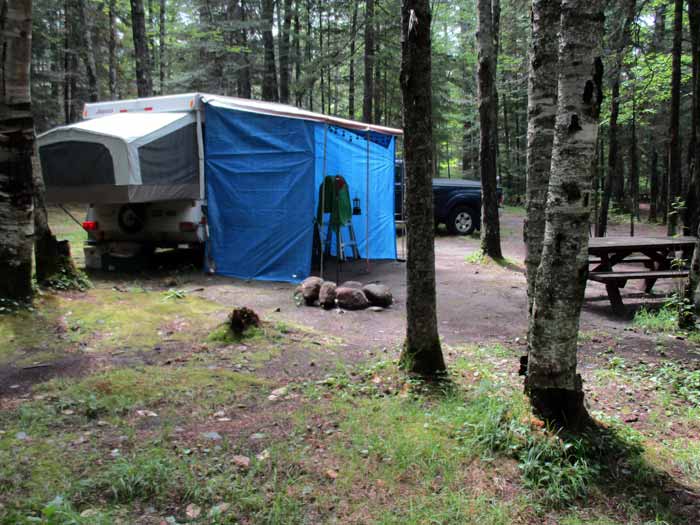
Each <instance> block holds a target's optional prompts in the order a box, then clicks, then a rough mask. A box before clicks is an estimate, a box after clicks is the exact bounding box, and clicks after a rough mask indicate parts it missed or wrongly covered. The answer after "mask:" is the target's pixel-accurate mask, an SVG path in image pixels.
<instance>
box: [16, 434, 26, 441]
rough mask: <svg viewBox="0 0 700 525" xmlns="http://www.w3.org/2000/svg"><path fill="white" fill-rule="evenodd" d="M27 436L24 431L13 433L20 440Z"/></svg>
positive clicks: (24, 439)
mask: <svg viewBox="0 0 700 525" xmlns="http://www.w3.org/2000/svg"><path fill="white" fill-rule="evenodd" d="M28 438H29V436H28V435H27V433H26V432H17V433H16V434H15V439H19V440H20V441H26V440H27V439H28Z"/></svg>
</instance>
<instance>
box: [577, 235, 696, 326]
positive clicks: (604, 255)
mask: <svg viewBox="0 0 700 525" xmlns="http://www.w3.org/2000/svg"><path fill="white" fill-rule="evenodd" d="M695 242H696V239H695V237H594V238H592V239H589V242H588V257H589V265H594V266H593V268H592V269H591V270H590V271H589V273H588V279H589V280H591V281H597V282H600V283H603V284H605V289H606V291H607V293H608V298H609V299H610V304H611V305H612V307H613V311H614V312H615V313H617V314H621V313H624V311H625V306H624V304H623V302H622V297H621V295H620V288H624V287H625V285H626V284H627V281H630V280H644V281H645V291H646V293H651V290H652V288H653V287H654V284H655V283H656V281H657V280H658V279H681V278H685V277H687V276H688V270H687V269H686V268H672V263H673V260H674V259H675V258H676V253H677V252H682V255H681V257H682V258H683V259H685V260H686V261H690V257H691V256H692V254H693V247H694V246H695ZM630 264H634V265H641V266H642V268H640V269H635V270H617V269H615V267H616V266H617V265H630Z"/></svg>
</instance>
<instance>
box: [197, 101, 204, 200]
mask: <svg viewBox="0 0 700 525" xmlns="http://www.w3.org/2000/svg"><path fill="white" fill-rule="evenodd" d="M195 115H196V116H197V154H198V156H199V198H200V200H205V199H206V188H205V187H204V182H205V181H204V134H203V133H202V109H201V108H197V109H196V110H195Z"/></svg>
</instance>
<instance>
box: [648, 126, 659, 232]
mask: <svg viewBox="0 0 700 525" xmlns="http://www.w3.org/2000/svg"><path fill="white" fill-rule="evenodd" d="M649 149H650V150H651V153H650V159H649V193H650V195H649V222H656V208H657V205H658V201H659V154H658V152H657V151H656V144H654V138H653V137H649Z"/></svg>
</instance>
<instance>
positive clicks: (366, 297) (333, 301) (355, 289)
mask: <svg viewBox="0 0 700 525" xmlns="http://www.w3.org/2000/svg"><path fill="white" fill-rule="evenodd" d="M294 300H295V302H296V303H297V305H298V306H301V305H302V304H305V305H306V306H316V305H319V306H321V307H322V308H325V309H326V310H330V309H331V308H335V307H338V308H342V309H344V310H363V309H365V308H368V307H374V308H377V309H379V308H387V307H389V306H391V304H392V303H393V302H394V297H393V296H392V295H391V290H389V288H388V287H387V286H385V285H383V284H366V285H363V284H362V283H360V282H357V281H345V282H344V283H342V284H341V285H340V286H337V285H336V283H334V282H331V281H324V280H323V279H321V278H320V277H308V278H306V279H304V280H303V281H302V283H301V284H300V285H299V286H297V288H296V290H295V291H294Z"/></svg>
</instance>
